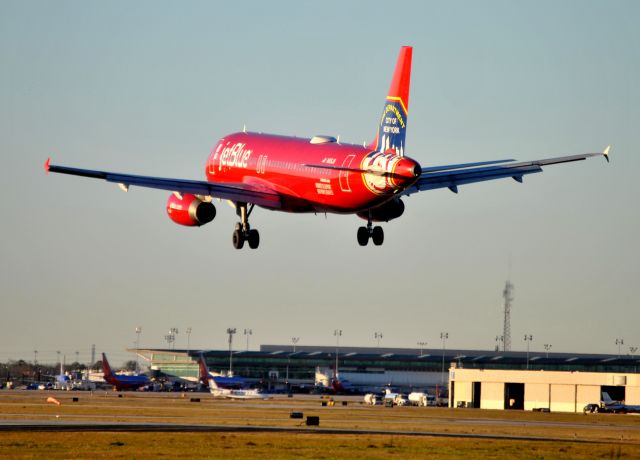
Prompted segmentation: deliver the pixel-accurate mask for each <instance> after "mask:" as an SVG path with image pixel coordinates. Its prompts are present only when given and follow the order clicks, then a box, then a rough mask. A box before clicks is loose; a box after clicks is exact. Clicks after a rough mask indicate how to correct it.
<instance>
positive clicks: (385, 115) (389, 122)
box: [369, 46, 413, 156]
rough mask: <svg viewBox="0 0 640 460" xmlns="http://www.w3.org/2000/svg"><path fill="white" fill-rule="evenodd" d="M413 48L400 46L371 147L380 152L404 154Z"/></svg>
mask: <svg viewBox="0 0 640 460" xmlns="http://www.w3.org/2000/svg"><path fill="white" fill-rule="evenodd" d="M412 52H413V48H412V47H410V46H403V47H402V48H400V54H399V55H398V61H397V62H396V69H395V71H394V73H393V79H392V80H391V86H390V87H389V92H388V93H387V98H386V99H385V102H384V109H383V111H382V116H381V117H380V121H379V124H378V133H377V134H376V138H375V140H374V141H373V142H372V143H371V144H370V145H369V148H371V149H372V150H375V151H378V152H386V151H388V150H393V151H395V153H396V154H397V155H399V156H404V147H405V134H406V131H407V116H408V114H409V87H410V83H411V57H412Z"/></svg>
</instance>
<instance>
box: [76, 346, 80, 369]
mask: <svg viewBox="0 0 640 460" xmlns="http://www.w3.org/2000/svg"><path fill="white" fill-rule="evenodd" d="M79 355H80V352H79V351H78V350H76V366H77V365H78V364H80V358H79Z"/></svg>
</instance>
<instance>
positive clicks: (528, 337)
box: [524, 334, 533, 370]
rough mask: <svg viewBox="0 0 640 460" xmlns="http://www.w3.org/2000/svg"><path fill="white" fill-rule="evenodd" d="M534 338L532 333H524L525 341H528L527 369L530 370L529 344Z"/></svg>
mask: <svg viewBox="0 0 640 460" xmlns="http://www.w3.org/2000/svg"><path fill="white" fill-rule="evenodd" d="M532 340H533V336H532V335H531V334H529V335H527V334H525V335H524V341H525V342H527V370H529V344H530V343H531V341H532Z"/></svg>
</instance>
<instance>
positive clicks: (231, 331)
mask: <svg viewBox="0 0 640 460" xmlns="http://www.w3.org/2000/svg"><path fill="white" fill-rule="evenodd" d="M235 333H236V328H235V327H230V328H228V329H227V334H229V377H233V348H232V346H233V334H235Z"/></svg>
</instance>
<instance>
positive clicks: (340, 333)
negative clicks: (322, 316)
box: [333, 329, 342, 378]
mask: <svg viewBox="0 0 640 460" xmlns="http://www.w3.org/2000/svg"><path fill="white" fill-rule="evenodd" d="M333 335H335V336H336V378H338V354H339V353H340V336H341V335H342V329H336V330H334V331H333Z"/></svg>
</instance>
